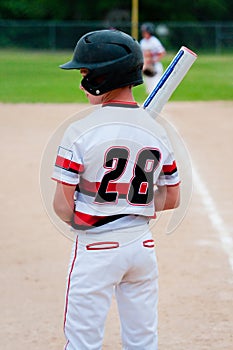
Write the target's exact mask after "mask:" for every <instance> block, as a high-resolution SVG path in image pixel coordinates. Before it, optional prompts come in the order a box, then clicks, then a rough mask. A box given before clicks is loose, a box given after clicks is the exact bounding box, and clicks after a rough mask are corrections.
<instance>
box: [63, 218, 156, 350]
mask: <svg viewBox="0 0 233 350" xmlns="http://www.w3.org/2000/svg"><path fill="white" fill-rule="evenodd" d="M114 291H115V296H116V301H117V305H118V310H119V316H120V323H121V336H122V348H123V349H124V350H157V301H158V270H157V261H156V255H155V251H154V243H153V239H152V235H151V232H150V230H149V228H148V225H142V226H138V227H133V228H128V229H122V230H115V231H111V232H107V233H100V234H93V233H92V234H91V233H87V232H86V233H81V234H79V235H78V237H77V240H76V242H75V243H74V246H73V250H72V254H71V260H70V266H69V273H68V279H67V294H66V303H65V316H64V332H65V336H66V338H67V344H66V346H65V350H101V349H102V341H103V336H104V326H105V320H106V317H107V314H108V311H109V308H110V304H111V300H112V296H113V292H114ZM112 349H114V344H112Z"/></svg>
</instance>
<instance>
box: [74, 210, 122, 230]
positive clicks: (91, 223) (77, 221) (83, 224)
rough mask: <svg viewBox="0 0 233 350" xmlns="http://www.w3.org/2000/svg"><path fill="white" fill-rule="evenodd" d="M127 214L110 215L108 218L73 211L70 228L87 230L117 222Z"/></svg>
mask: <svg viewBox="0 0 233 350" xmlns="http://www.w3.org/2000/svg"><path fill="white" fill-rule="evenodd" d="M127 215H128V214H119V215H110V216H96V215H90V214H85V213H82V212H80V211H75V212H74V216H73V221H72V227H73V228H75V229H76V230H89V229H91V228H94V227H99V226H102V225H105V224H108V223H109V222H112V221H115V220H118V219H120V218H122V217H124V216H127Z"/></svg>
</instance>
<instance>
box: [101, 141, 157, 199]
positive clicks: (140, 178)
mask: <svg viewBox="0 0 233 350" xmlns="http://www.w3.org/2000/svg"><path fill="white" fill-rule="evenodd" d="M129 155H130V151H129V149H128V148H125V147H112V148H109V149H108V150H107V152H106V155H105V161H104V167H105V168H109V169H110V171H107V172H106V173H105V174H104V176H103V178H102V181H101V183H100V186H99V189H98V192H97V194H96V197H95V202H96V203H106V202H108V203H114V202H116V201H117V199H118V196H119V193H118V192H117V190H116V191H115V192H112V191H111V192H110V191H108V185H109V183H114V182H115V181H116V180H118V179H119V178H120V177H121V176H122V175H123V174H124V172H125V171H126V168H127V164H128V161H129ZM160 158H161V154H160V151H159V150H158V149H157V148H143V149H141V150H140V151H139V152H138V154H137V157H136V162H135V164H134V170H133V175H132V178H131V180H130V183H129V187H128V193H127V194H126V198H127V201H128V202H129V203H130V204H132V205H148V204H149V203H150V202H151V201H152V200H153V193H154V181H153V177H154V172H155V170H156V168H157V167H158V164H159V161H160Z"/></svg>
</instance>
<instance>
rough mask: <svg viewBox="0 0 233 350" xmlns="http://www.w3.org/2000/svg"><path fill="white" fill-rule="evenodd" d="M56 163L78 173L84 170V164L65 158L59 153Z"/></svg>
mask: <svg viewBox="0 0 233 350" xmlns="http://www.w3.org/2000/svg"><path fill="white" fill-rule="evenodd" d="M55 165H56V166H57V167H59V168H62V169H65V170H68V171H72V172H74V173H77V174H78V173H82V172H83V171H84V166H83V165H82V164H79V163H75V162H72V161H71V160H70V159H66V158H63V157H61V156H59V155H58V156H57V159H56V162H55Z"/></svg>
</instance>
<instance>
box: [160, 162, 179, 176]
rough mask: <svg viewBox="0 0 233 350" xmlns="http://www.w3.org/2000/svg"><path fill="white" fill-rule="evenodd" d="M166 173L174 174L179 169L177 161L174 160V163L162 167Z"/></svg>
mask: <svg viewBox="0 0 233 350" xmlns="http://www.w3.org/2000/svg"><path fill="white" fill-rule="evenodd" d="M162 171H163V173H164V175H172V174H174V173H175V172H176V171H177V166H176V162H175V161H174V162H173V163H172V164H168V165H164V166H163V169H162Z"/></svg>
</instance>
